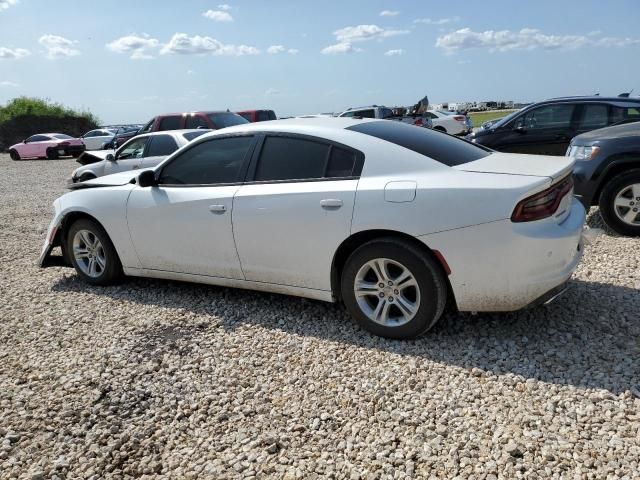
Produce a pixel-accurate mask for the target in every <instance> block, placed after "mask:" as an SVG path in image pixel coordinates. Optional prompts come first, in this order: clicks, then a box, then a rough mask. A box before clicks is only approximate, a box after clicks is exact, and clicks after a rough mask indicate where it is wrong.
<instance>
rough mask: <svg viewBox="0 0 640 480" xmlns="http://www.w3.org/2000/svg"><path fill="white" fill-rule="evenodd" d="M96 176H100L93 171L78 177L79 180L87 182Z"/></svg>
mask: <svg viewBox="0 0 640 480" xmlns="http://www.w3.org/2000/svg"><path fill="white" fill-rule="evenodd" d="M94 178H98V177H96V176H95V175H94V174H93V173H83V174H82V175H80V178H78V181H79V182H86V181H87V180H93V179H94Z"/></svg>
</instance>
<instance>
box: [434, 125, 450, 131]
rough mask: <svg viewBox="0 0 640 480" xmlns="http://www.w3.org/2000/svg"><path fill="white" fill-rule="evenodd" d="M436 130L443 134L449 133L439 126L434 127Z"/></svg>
mask: <svg viewBox="0 0 640 480" xmlns="http://www.w3.org/2000/svg"><path fill="white" fill-rule="evenodd" d="M433 129H434V130H437V131H439V132H442V133H447V129H446V128H444V127H441V126H440V125H438V126H437V127H433Z"/></svg>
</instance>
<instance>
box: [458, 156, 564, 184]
mask: <svg viewBox="0 0 640 480" xmlns="http://www.w3.org/2000/svg"><path fill="white" fill-rule="evenodd" d="M574 163H575V160H573V159H572V158H570V157H553V156H549V155H524V154H518V153H501V152H495V153H492V154H491V155H488V156H486V157H483V158H480V159H478V160H475V161H473V162H469V163H464V164H462V165H457V166H455V167H453V168H455V169H457V170H462V171H465V172H476V173H498V174H504V175H524V176H530V177H547V178H550V179H552V180H554V181H555V180H557V179H559V178H562V177H565V176H567V175H569V174H570V173H571V171H572V170H573V165H574Z"/></svg>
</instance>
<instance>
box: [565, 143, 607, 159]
mask: <svg viewBox="0 0 640 480" xmlns="http://www.w3.org/2000/svg"><path fill="white" fill-rule="evenodd" d="M599 151H600V147H579V146H572V147H569V150H567V157H572V158H575V159H576V160H577V161H586V160H592V159H593V158H594V157H595V156H596V155H597V154H598V152H599Z"/></svg>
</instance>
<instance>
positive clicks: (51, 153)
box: [47, 148, 58, 160]
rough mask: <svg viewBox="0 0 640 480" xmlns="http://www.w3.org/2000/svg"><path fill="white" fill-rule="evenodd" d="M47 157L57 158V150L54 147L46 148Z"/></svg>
mask: <svg viewBox="0 0 640 480" xmlns="http://www.w3.org/2000/svg"><path fill="white" fill-rule="evenodd" d="M47 159H49V160H57V159H58V151H57V150H56V149H55V148H47Z"/></svg>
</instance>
